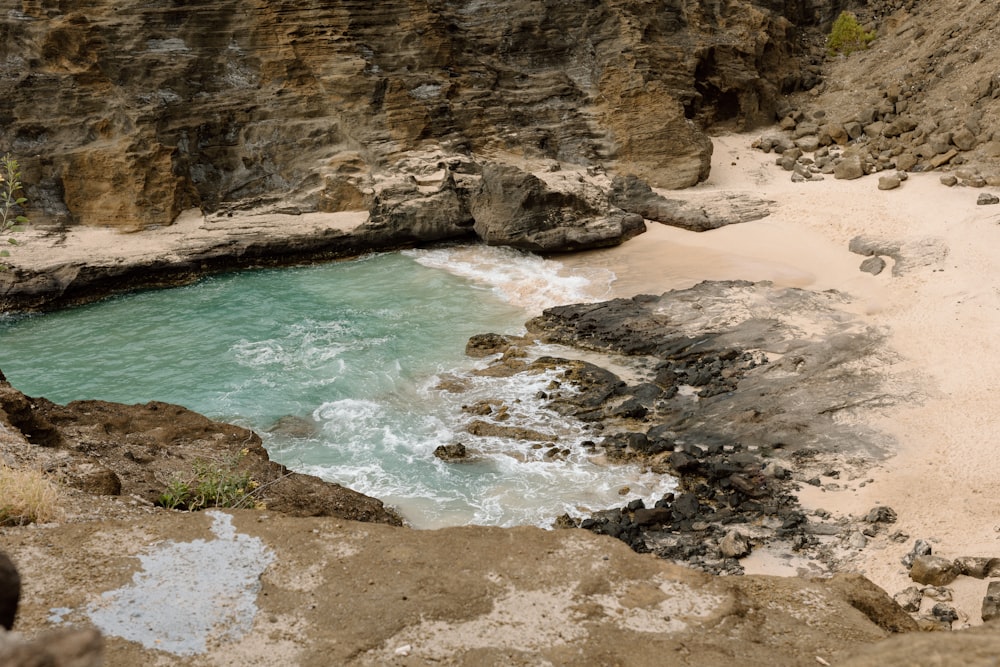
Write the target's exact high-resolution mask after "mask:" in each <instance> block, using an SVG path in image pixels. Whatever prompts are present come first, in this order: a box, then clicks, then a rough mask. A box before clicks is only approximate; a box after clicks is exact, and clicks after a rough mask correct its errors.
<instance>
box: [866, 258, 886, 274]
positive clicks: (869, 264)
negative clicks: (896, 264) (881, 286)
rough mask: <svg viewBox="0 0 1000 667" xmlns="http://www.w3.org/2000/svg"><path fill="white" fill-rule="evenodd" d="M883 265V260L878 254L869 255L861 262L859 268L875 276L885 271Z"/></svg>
mask: <svg viewBox="0 0 1000 667" xmlns="http://www.w3.org/2000/svg"><path fill="white" fill-rule="evenodd" d="M885 266H886V264H885V260H884V259H882V258H881V257H878V256H874V257H869V258H867V259H865V260H864V261H862V262H861V270H862V271H864V272H865V273H870V274H872V275H873V276H877V275H878V274H880V273H882V272H883V271H885Z"/></svg>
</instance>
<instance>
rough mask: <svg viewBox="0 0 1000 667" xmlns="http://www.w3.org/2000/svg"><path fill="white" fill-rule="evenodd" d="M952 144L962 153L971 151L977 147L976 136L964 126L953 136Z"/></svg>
mask: <svg viewBox="0 0 1000 667" xmlns="http://www.w3.org/2000/svg"><path fill="white" fill-rule="evenodd" d="M951 143H953V144H954V145H955V147H956V148H957V149H958V150H960V151H970V150H972V149H973V148H975V147H976V135H975V134H973V133H972V132H971V131H970V130H969V128H968V127H965V126H964V125H963V126H962V127H960V128H959V129H958V130H956V131H955V132H954V133H953V134H952V135H951Z"/></svg>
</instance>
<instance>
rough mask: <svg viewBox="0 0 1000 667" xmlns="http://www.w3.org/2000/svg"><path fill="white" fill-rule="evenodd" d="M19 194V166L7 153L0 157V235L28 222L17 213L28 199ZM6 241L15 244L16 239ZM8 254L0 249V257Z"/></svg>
mask: <svg viewBox="0 0 1000 667" xmlns="http://www.w3.org/2000/svg"><path fill="white" fill-rule="evenodd" d="M21 194H22V193H21V166H20V165H19V164H18V163H17V160H15V159H14V158H12V157H11V156H10V153H7V154H6V155H4V156H3V157H2V158H0V235H2V234H7V233H9V232H19V231H21V226H22V225H25V224H27V223H28V218H26V217H25V216H23V215H21V214H20V213H19V211H22V210H23V208H24V204H25V203H26V202H27V201H28V200H27V199H25V198H24V197H21V196H20V195H21ZM7 243H9V244H10V245H17V239H15V238H13V237H12V238H8V239H7ZM9 255H10V253H9V252H7V251H6V250H3V251H0V257H7V256H9Z"/></svg>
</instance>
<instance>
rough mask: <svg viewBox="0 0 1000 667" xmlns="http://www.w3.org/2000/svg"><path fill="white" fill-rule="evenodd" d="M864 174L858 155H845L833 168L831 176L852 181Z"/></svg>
mask: <svg viewBox="0 0 1000 667" xmlns="http://www.w3.org/2000/svg"><path fill="white" fill-rule="evenodd" d="M864 175H865V167H864V164H863V163H862V162H861V156H860V155H857V154H855V155H846V156H844V158H843V159H842V160H841V161H840V162H838V163H837V166H835V167H834V168H833V177H834V178H837V179H841V180H848V181H852V180H854V179H856V178H861V177H862V176H864Z"/></svg>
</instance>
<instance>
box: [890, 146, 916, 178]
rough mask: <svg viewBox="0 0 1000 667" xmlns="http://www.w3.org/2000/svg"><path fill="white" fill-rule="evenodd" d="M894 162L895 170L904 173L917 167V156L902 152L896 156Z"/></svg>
mask: <svg viewBox="0 0 1000 667" xmlns="http://www.w3.org/2000/svg"><path fill="white" fill-rule="evenodd" d="M895 162H896V169H900V170H902V171H903V172H904V173H905V172H907V171H910V170H912V169H913V168H914V167H916V166H917V156H916V155H914V154H913V153H911V152H910V151H904V152H902V153H900V154H899V155H897V156H896V161H895Z"/></svg>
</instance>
